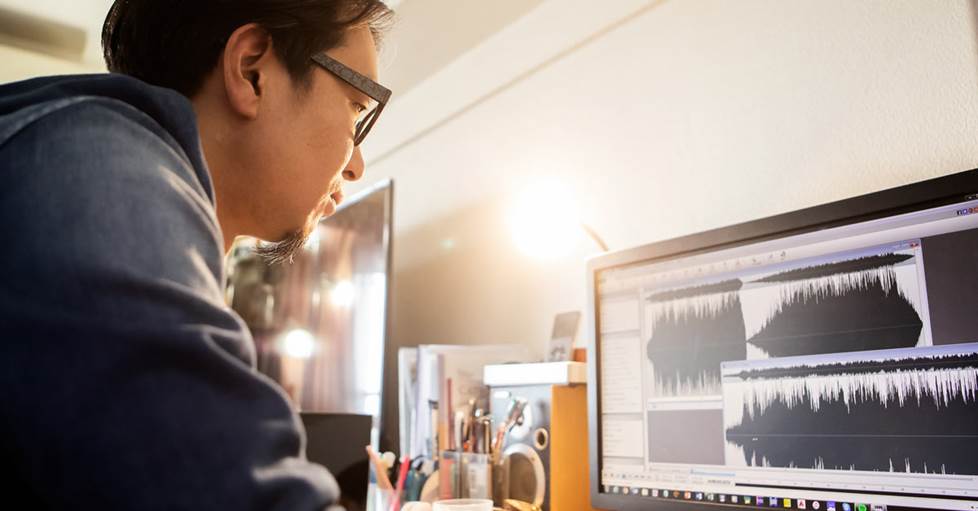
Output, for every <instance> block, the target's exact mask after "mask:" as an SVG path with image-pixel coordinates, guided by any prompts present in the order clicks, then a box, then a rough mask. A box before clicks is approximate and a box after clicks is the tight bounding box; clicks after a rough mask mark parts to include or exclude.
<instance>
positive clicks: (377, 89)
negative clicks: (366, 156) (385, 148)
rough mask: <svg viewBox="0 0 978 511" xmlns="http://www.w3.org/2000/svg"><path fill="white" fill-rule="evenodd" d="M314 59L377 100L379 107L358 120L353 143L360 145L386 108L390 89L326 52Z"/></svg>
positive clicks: (314, 56)
mask: <svg viewBox="0 0 978 511" xmlns="http://www.w3.org/2000/svg"><path fill="white" fill-rule="evenodd" d="M312 60H313V62H315V63H316V64H319V65H320V66H322V67H323V68H324V69H325V70H327V71H329V72H330V73H333V74H334V75H336V77H337V78H339V79H340V80H343V81H344V82H346V83H348V84H350V86H352V87H353V88H354V89H357V90H358V91H360V92H362V93H364V94H366V95H367V96H369V97H370V99H372V100H374V101H376V102H377V107H376V108H374V109H373V110H371V111H370V113H368V114H367V115H366V117H364V118H363V119H361V120H360V121H359V122H357V131H356V133H355V134H354V135H353V145H360V142H363V139H364V138H366V136H367V133H369V132H370V128H372V127H373V125H374V123H375V122H377V118H378V117H380V112H381V110H383V109H384V105H386V104H387V100H389V99H390V97H391V91H390V89H388V88H387V87H384V86H383V85H380V84H379V83H377V82H375V81H373V80H371V79H370V78H367V77H366V76H363V75H362V74H360V73H358V72H356V71H354V70H352V69H350V68H349V67H347V66H346V65H345V64H343V63H342V62H340V61H338V60H335V59H333V58H332V57H330V56H328V55H326V54H325V53H318V54H316V55H313V56H312Z"/></svg>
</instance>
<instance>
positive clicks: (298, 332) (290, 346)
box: [279, 328, 316, 358]
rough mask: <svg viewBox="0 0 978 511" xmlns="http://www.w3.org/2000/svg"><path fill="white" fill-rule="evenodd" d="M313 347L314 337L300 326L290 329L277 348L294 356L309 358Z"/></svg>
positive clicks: (314, 346) (314, 345)
mask: <svg viewBox="0 0 978 511" xmlns="http://www.w3.org/2000/svg"><path fill="white" fill-rule="evenodd" d="M315 348H316V339H315V338H314V337H313V336H312V334H311V333H309V332H308V331H306V330H303V329H301V328H296V329H295V330H290V331H289V333H287V334H285V337H283V338H282V341H281V344H280V345H279V350H280V351H281V352H282V353H283V354H285V355H287V356H290V357H294V358H310V357H312V353H313V351H314V350H315Z"/></svg>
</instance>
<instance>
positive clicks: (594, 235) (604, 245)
mask: <svg viewBox="0 0 978 511" xmlns="http://www.w3.org/2000/svg"><path fill="white" fill-rule="evenodd" d="M581 228H582V229H584V232H586V233H587V235H588V236H590V238H591V239H592V240H594V242H595V243H597V244H598V246H599V247H601V250H602V251H603V252H607V251H608V244H607V243H605V242H604V240H603V239H601V236H599V235H598V233H597V231H595V230H594V229H592V228H591V226H590V225H587V224H584V223H582V224H581Z"/></svg>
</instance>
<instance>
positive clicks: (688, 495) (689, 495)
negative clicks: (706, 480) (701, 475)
mask: <svg viewBox="0 0 978 511" xmlns="http://www.w3.org/2000/svg"><path fill="white" fill-rule="evenodd" d="M683 497H684V498H685V499H686V500H689V499H691V498H693V492H686V493H684V494H683Z"/></svg>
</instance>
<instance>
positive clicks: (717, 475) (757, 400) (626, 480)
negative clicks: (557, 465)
mask: <svg viewBox="0 0 978 511" xmlns="http://www.w3.org/2000/svg"><path fill="white" fill-rule="evenodd" d="M595 279H596V280H595V292H596V307H597V310H596V313H597V318H598V322H597V325H598V338H597V342H598V345H599V349H600V357H599V366H598V368H599V369H598V370H599V378H600V380H599V381H600V387H599V392H600V393H599V396H600V405H599V406H600V408H599V414H600V415H599V417H600V435H599V441H600V453H601V454H600V456H601V458H600V469H601V472H600V484H601V487H600V488H599V489H600V491H602V492H604V493H611V494H618V495H623V496H624V495H627V496H629V498H632V497H634V498H646V499H648V498H652V499H655V498H658V499H671V500H680V501H691V502H697V501H702V502H703V503H715V504H726V505H728V506H729V505H740V506H749V507H754V508H758V507H760V508H765V507H766V508H773V507H777V508H780V509H786V508H788V509H814V510H819V511H821V510H824V511H843V510H849V511H856V510H867V511H871V510H874V509H875V510H880V509H887V508H889V509H891V510H892V509H971V510H975V509H978V503H976V501H978V201H970V202H962V203H959V204H955V205H951V206H946V207H937V208H932V209H928V210H923V211H915V212H912V213H907V214H903V215H898V216H891V217H887V218H883V219H875V220H872V221H866V222H862V223H855V224H849V225H846V226H843V227H837V228H832V229H826V230H821V231H815V232H810V233H805V234H801V235H797V236H791V237H785V238H781V239H775V240H768V241H765V242H762V243H756V244H752V245H740V246H737V247H735V248H730V249H726V250H722V251H715V252H708V253H698V254H696V255H692V256H687V257H679V258H672V259H669V260H665V261H646V262H639V263H635V264H630V265H627V266H622V267H614V268H608V269H604V270H599V271H598V272H597V274H596V277H595Z"/></svg>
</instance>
